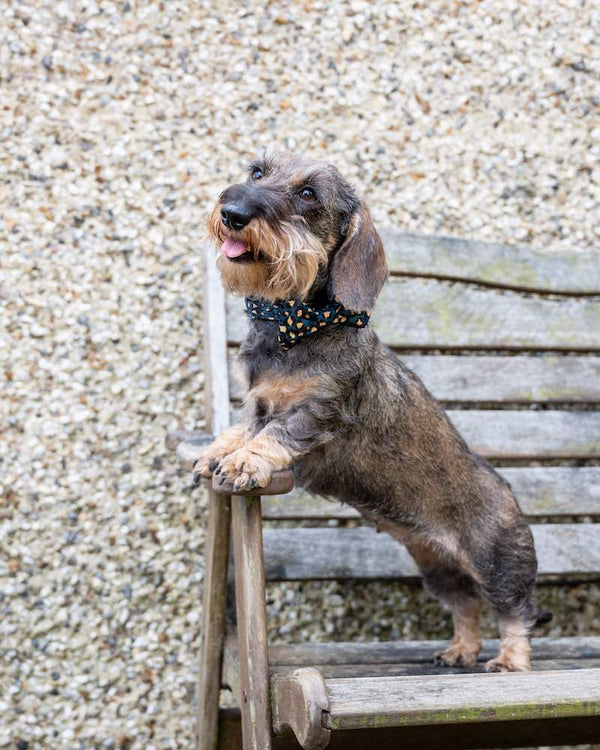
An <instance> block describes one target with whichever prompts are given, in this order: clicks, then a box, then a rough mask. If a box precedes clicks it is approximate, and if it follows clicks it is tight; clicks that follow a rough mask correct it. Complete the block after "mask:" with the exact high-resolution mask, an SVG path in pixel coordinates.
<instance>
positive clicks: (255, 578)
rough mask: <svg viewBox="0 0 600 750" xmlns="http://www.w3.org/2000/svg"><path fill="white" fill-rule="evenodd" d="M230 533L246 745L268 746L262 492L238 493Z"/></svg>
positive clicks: (249, 748) (249, 749)
mask: <svg viewBox="0 0 600 750" xmlns="http://www.w3.org/2000/svg"><path fill="white" fill-rule="evenodd" d="M232 533H233V552H234V558H235V595H236V611H237V631H238V649H239V655H240V693H241V709H242V731H243V737H244V750H270V747H271V710H270V703H269V659H268V646H267V614H266V603H265V575H264V568H263V545H262V521H261V515H260V498H256V497H248V498H235V499H234V501H233V527H232Z"/></svg>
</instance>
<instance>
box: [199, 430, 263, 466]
mask: <svg viewBox="0 0 600 750" xmlns="http://www.w3.org/2000/svg"><path fill="white" fill-rule="evenodd" d="M249 438H250V433H249V431H248V427H247V426H246V425H245V424H243V423H240V424H236V425H233V427H229V429H227V430H225V432H222V433H221V434H220V435H219V436H218V437H217V438H215V439H214V440H213V442H212V443H211V444H210V445H209V446H208V447H207V448H204V449H203V450H202V451H200V454H199V455H198V458H197V459H196V463H195V464H194V471H195V472H200V474H201V475H202V476H203V477H205V478H206V479H208V478H209V477H211V476H212V474H213V469H210V462H211V461H213V462H214V464H215V468H216V466H217V465H218V464H219V463H220V462H221V461H222V460H223V458H225V456H228V455H229V454H230V453H233V452H234V451H237V450H238V449H239V448H241V447H242V446H243V445H244V443H245V442H246V441H247V440H248V439H249Z"/></svg>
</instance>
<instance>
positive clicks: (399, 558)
mask: <svg viewBox="0 0 600 750" xmlns="http://www.w3.org/2000/svg"><path fill="white" fill-rule="evenodd" d="M532 532H533V536H534V540H535V548H536V551H537V554H538V563H539V574H540V575H541V576H548V575H559V576H590V575H594V576H597V577H598V578H600V524H547V525H534V526H532ZM264 544H265V570H266V576H267V579H268V580H270V581H286V580H311V579H314V580H333V579H336V578H355V579H371V578H417V577H419V570H418V568H417V566H416V565H415V563H414V561H413V559H412V558H411V557H410V555H409V554H408V551H407V550H406V548H405V547H404V546H403V545H401V544H399V543H398V542H397V541H395V540H394V539H392V538H391V537H390V536H388V535H387V534H384V533H381V534H378V533H377V532H376V531H375V530H374V529H372V528H370V527H367V526H362V527H358V528H340V527H338V528H332V527H319V528H296V529H265V536H264Z"/></svg>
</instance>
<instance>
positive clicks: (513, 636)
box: [485, 617, 531, 672]
mask: <svg viewBox="0 0 600 750" xmlns="http://www.w3.org/2000/svg"><path fill="white" fill-rule="evenodd" d="M499 626H500V653H499V654H498V656H496V657H495V658H493V659H490V661H488V663H487V664H486V665H485V667H486V669H487V671H488V672H529V671H530V670H531V643H530V640H529V631H528V629H527V627H526V626H525V624H524V623H523V621H522V620H521V619H519V618H507V617H500V618H499Z"/></svg>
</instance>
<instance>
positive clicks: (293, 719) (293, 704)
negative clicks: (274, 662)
mask: <svg viewBox="0 0 600 750" xmlns="http://www.w3.org/2000/svg"><path fill="white" fill-rule="evenodd" d="M271 694H272V701H271V704H272V708H273V730H274V732H275V734H281V733H282V732H283V731H284V730H285V729H291V730H292V731H293V732H294V734H295V735H296V738H297V739H298V742H299V743H300V745H301V746H302V747H303V748H304V750H321V749H322V748H325V747H327V745H328V744H329V740H330V739H331V730H329V729H326V728H325V727H324V726H323V712H325V711H328V710H329V700H328V698H327V693H326V691H325V680H324V679H323V677H322V676H321V675H320V674H319V672H318V671H317V670H316V669H311V668H310V667H309V668H306V669H295V670H293V671H292V672H288V673H287V674H281V675H276V676H274V677H273V678H272V680H271Z"/></svg>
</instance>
